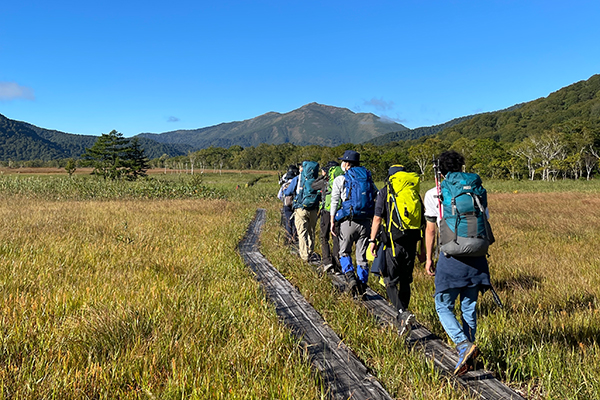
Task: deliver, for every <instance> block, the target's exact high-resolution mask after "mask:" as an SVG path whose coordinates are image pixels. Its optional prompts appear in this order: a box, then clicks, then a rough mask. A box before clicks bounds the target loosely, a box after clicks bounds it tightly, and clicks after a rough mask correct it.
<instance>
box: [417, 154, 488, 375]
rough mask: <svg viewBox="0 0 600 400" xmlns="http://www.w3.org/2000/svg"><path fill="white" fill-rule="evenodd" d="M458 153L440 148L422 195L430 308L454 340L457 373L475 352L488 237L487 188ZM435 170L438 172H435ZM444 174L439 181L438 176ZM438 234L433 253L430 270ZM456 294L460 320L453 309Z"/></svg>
mask: <svg viewBox="0 0 600 400" xmlns="http://www.w3.org/2000/svg"><path fill="white" fill-rule="evenodd" d="M464 163H465V159H464V157H463V156H462V155H461V154H459V153H457V152H455V151H446V152H443V153H442V154H441V155H440V157H439V159H438V161H437V163H436V165H434V167H435V168H436V170H437V171H436V187H434V188H432V189H430V190H429V191H427V193H426V194H425V199H424V203H425V219H426V220H427V224H426V228H425V246H426V262H425V270H426V272H427V274H428V275H430V276H435V309H436V311H437V314H438V317H439V320H440V323H441V324H442V327H443V328H444V330H445V331H446V333H447V334H448V336H449V337H450V339H451V340H452V341H453V342H454V344H455V345H456V350H457V352H458V362H457V364H456V367H455V369H454V373H455V374H456V375H463V374H464V373H466V372H467V371H468V370H469V369H470V368H471V367H472V366H473V364H474V361H475V358H476V357H477V354H478V349H477V346H476V345H475V333H476V330H477V310H476V307H477V300H478V296H479V292H480V291H481V292H484V291H485V290H487V289H489V288H490V287H491V285H490V272H489V267H488V262H487V258H486V254H487V250H488V247H489V245H490V244H491V243H493V242H494V237H493V234H492V232H491V228H490V226H489V223H488V209H487V193H486V191H485V189H484V188H483V186H482V184H481V178H480V177H479V176H478V175H477V174H473V173H466V172H462V170H463V165H464ZM439 175H441V176H439ZM441 178H444V180H443V181H441V183H440V180H441ZM437 232H439V237H438V244H437V246H438V250H439V252H440V253H439V258H438V260H437V265H435V269H434V248H435V246H436V245H435V242H436V240H435V238H436V234H437ZM459 296H460V308H461V315H462V316H461V320H462V323H461V322H459V321H458V319H457V318H456V315H455V314H454V305H455V302H456V300H457V299H458V297H459Z"/></svg>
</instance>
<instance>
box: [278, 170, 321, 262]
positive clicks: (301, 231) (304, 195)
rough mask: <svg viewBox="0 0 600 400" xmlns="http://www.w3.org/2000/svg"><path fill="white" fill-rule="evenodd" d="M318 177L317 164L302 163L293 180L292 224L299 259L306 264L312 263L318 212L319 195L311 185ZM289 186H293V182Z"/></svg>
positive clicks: (286, 192) (287, 190)
mask: <svg viewBox="0 0 600 400" xmlns="http://www.w3.org/2000/svg"><path fill="white" fill-rule="evenodd" d="M318 175H319V163H317V162H315V161H304V162H302V166H301V167H300V175H298V176H297V177H296V178H294V179H297V185H296V187H295V190H296V197H295V198H294V203H293V208H294V223H295V225H296V232H297V234H298V252H299V254H300V258H301V259H302V260H303V261H306V262H310V261H313V258H312V257H313V251H314V247H315V228H316V225H317V215H318V212H319V201H320V194H319V191H318V190H315V189H313V187H312V184H313V183H314V181H315V180H316V179H317V178H318ZM291 185H293V181H292V183H291V184H290V186H291ZM292 189H293V188H292ZM288 193H290V188H288V189H286V191H284V194H285V195H287V194H288Z"/></svg>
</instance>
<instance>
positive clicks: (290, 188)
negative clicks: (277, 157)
mask: <svg viewBox="0 0 600 400" xmlns="http://www.w3.org/2000/svg"><path fill="white" fill-rule="evenodd" d="M299 176H300V175H298V176H296V177H295V178H294V179H292V180H291V181H290V185H289V186H288V187H287V189H285V190H284V191H283V195H284V196H294V195H295V194H296V187H297V186H298V177H299Z"/></svg>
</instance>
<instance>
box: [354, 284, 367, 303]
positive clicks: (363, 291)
mask: <svg viewBox="0 0 600 400" xmlns="http://www.w3.org/2000/svg"><path fill="white" fill-rule="evenodd" d="M356 288H357V290H358V295H359V296H360V297H362V298H363V299H364V298H365V295H366V294H367V289H368V288H369V284H367V283H366V282H360V281H359V282H358V285H357V287H356Z"/></svg>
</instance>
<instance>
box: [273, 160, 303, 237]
mask: <svg viewBox="0 0 600 400" xmlns="http://www.w3.org/2000/svg"><path fill="white" fill-rule="evenodd" d="M299 174H300V171H299V169H298V167H297V166H296V165H293V164H292V165H290V166H289V167H288V170H287V172H286V173H285V174H284V175H283V176H282V177H281V179H280V180H279V185H281V186H280V188H279V193H278V194H277V198H278V199H279V200H281V201H282V202H283V207H282V209H281V215H282V219H283V221H282V222H283V226H284V228H285V231H286V242H287V243H289V244H292V243H295V242H296V240H297V234H296V226H295V224H294V215H293V213H294V209H293V207H292V205H293V202H294V197H295V194H296V192H295V189H296V186H297V183H298V180H297V179H296V180H294V178H296V177H297V176H298V175H299ZM290 186H291V187H292V188H293V189H294V193H293V194H290V195H287V196H286V195H285V194H284V192H285V190H286V189H287V188H288V187H290Z"/></svg>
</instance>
